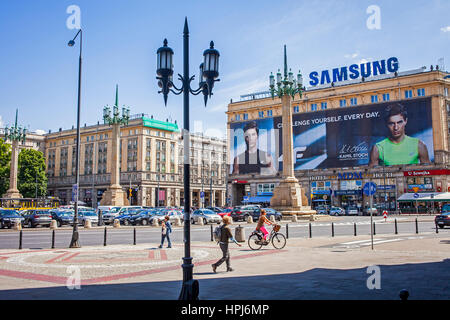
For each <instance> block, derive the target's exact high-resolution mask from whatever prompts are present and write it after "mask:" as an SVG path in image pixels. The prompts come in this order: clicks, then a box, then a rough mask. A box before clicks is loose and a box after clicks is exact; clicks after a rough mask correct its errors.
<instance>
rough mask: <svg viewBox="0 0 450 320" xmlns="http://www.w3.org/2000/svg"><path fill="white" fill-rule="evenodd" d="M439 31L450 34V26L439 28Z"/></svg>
mask: <svg viewBox="0 0 450 320" xmlns="http://www.w3.org/2000/svg"><path fill="white" fill-rule="evenodd" d="M441 31H442V32H450V26H446V27H443V28H441Z"/></svg>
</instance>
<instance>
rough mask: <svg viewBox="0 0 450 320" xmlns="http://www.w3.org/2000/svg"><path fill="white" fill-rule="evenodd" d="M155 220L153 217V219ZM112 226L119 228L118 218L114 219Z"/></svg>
mask: <svg viewBox="0 0 450 320" xmlns="http://www.w3.org/2000/svg"><path fill="white" fill-rule="evenodd" d="M153 220H155V219H153ZM114 228H120V221H119V219H114Z"/></svg>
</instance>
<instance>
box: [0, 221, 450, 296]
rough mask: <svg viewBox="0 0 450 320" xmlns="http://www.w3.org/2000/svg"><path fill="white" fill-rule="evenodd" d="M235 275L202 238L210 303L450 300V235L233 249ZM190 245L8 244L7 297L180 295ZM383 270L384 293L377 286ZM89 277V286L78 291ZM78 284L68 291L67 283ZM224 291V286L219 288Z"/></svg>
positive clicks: (2, 282) (0, 268) (198, 245)
mask: <svg viewBox="0 0 450 320" xmlns="http://www.w3.org/2000/svg"><path fill="white" fill-rule="evenodd" d="M230 248H231V261H232V267H233V268H234V269H235V271H233V272H225V265H222V266H221V267H219V268H218V270H217V271H218V273H217V274H216V273H213V272H212V269H211V264H212V263H213V262H215V261H216V260H217V259H218V258H219V257H220V250H219V248H218V246H216V245H215V244H214V243H212V242H200V241H195V242H193V243H192V248H191V254H192V257H193V258H194V259H193V261H194V264H195V267H194V278H195V279H198V280H199V283H200V299H202V300H234V299H237V300H256V299H262V300H266V299H271V300H273V299H289V300H290V299H325V300H329V299H333V300H336V299H338V300H339V299H357V300H359V299H369V300H370V299H387V300H398V293H399V291H400V290H401V289H407V290H408V291H409V292H410V299H426V300H439V299H450V288H449V286H450V275H449V274H448V270H449V268H450V233H449V232H448V229H444V230H442V231H441V232H439V234H436V233H433V232H428V233H421V234H402V235H376V236H375V237H374V250H372V249H371V238H370V236H358V237H357V238H355V237H352V236H340V237H334V238H331V237H317V238H313V239H305V238H295V239H289V240H288V243H287V246H286V247H285V248H284V249H283V250H275V249H274V248H273V247H272V246H271V245H270V246H267V247H265V248H263V249H262V250H259V251H252V250H250V249H249V248H248V246H247V244H246V243H244V245H243V246H242V247H238V246H236V245H234V244H231V245H230ZM183 255H184V247H183V245H181V244H177V245H174V247H173V248H170V249H168V248H163V249H158V248H157V246H156V244H138V245H136V246H132V245H112V246H107V247H102V246H92V247H88V246H86V247H83V248H80V249H54V250H51V249H49V250H29V249H24V250H6V249H3V250H0V299H3V300H6V299H102V300H103V299H133V300H134V299H138V300H140V299H151V300H154V299H158V300H171V299H177V298H178V294H179V292H180V289H181V278H182V270H181V263H182V257H183ZM370 266H378V267H379V275H380V278H379V280H380V281H379V287H380V288H379V289H376V288H375V289H372V290H371V289H368V287H367V282H368V278H369V277H371V275H372V274H373V271H372V272H368V267H370ZM77 275H79V276H80V279H81V281H80V283H79V285H80V289H77V288H76V287H75V288H74V289H69V287H70V286H72V288H73V286H74V285H76V284H77V283H76V281H74V280H73V279H76V277H77ZM68 285H69V287H68ZM219 287H220V290H218V288H219Z"/></svg>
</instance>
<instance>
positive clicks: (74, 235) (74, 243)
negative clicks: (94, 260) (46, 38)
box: [68, 29, 83, 248]
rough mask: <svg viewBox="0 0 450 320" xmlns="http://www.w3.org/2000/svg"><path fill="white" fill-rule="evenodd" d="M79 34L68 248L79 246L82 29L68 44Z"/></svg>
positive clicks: (70, 44) (73, 42) (71, 44)
mask: <svg viewBox="0 0 450 320" xmlns="http://www.w3.org/2000/svg"><path fill="white" fill-rule="evenodd" d="M78 36H80V57H79V59H78V104H77V144H76V149H77V151H76V156H75V159H76V160H75V186H76V192H75V214H74V216H73V232H72V240H71V241H70V245H69V247H70V248H80V247H81V245H80V242H79V233H78V198H79V195H80V188H79V186H80V111H81V69H82V68H81V67H82V60H83V59H82V54H83V31H82V30H81V29H80V30H79V31H78V32H77V34H76V35H75V37H74V38H73V39H72V40H70V41H69V43H68V46H69V47H73V46H74V45H75V40H76V38H77V37H78Z"/></svg>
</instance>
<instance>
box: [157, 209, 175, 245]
mask: <svg viewBox="0 0 450 320" xmlns="http://www.w3.org/2000/svg"><path fill="white" fill-rule="evenodd" d="M161 227H162V228H161V245H160V246H159V248H162V247H163V244H164V240H165V239H166V238H167V248H172V242H171V241H170V234H171V233H172V224H171V223H170V221H169V216H165V217H164V221H163V222H162V224H161Z"/></svg>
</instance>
